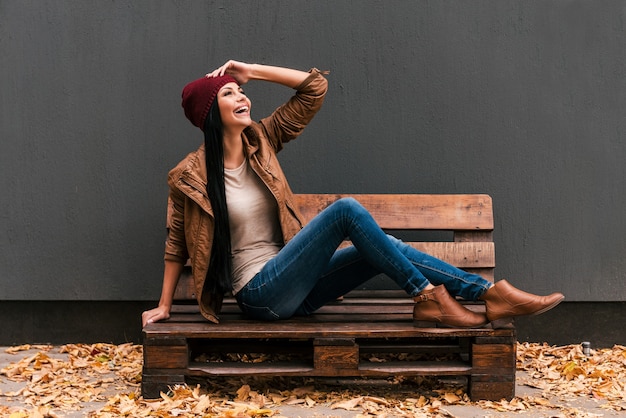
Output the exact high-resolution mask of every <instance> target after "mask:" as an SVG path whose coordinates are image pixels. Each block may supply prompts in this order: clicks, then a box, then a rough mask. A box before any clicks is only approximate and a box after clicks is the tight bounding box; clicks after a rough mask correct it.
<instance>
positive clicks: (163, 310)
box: [141, 260, 184, 327]
mask: <svg viewBox="0 0 626 418" xmlns="http://www.w3.org/2000/svg"><path fill="white" fill-rule="evenodd" d="M183 266H184V264H181V263H179V262H176V261H170V260H165V270H164V273H163V288H162V289H161V299H160V300H159V306H157V307H156V308H154V309H151V310H149V311H145V312H144V313H142V314H141V325H142V326H144V327H145V326H146V324H151V323H152V322H156V321H161V320H163V319H168V318H169V317H170V310H171V309H172V303H173V301H174V291H175V290H176V285H177V284H178V278H179V277H180V273H181V272H182V271H183Z"/></svg>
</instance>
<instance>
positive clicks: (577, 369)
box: [0, 343, 626, 418]
mask: <svg viewBox="0 0 626 418" xmlns="http://www.w3.org/2000/svg"><path fill="white" fill-rule="evenodd" d="M7 351H8V352H9V353H13V354H15V355H16V356H18V357H19V354H20V353H21V352H23V351H29V352H32V351H36V353H35V354H32V355H29V356H27V357H23V358H22V359H20V360H18V361H16V362H12V363H11V364H10V365H8V366H6V367H4V368H2V369H0V378H6V379H9V380H11V381H15V382H23V383H24V386H23V387H22V388H21V389H19V390H17V391H14V392H10V393H9V392H7V393H2V392H0V399H2V398H3V397H4V398H6V399H7V400H10V401H18V405H19V406H12V407H7V406H0V415H1V416H9V417H11V418H22V417H57V416H63V415H64V414H66V413H69V412H70V411H79V410H83V408H85V405H86V404H90V405H91V406H93V405H94V404H95V405H97V407H96V408H92V409H93V410H92V411H91V412H85V415H86V416H89V417H119V416H132V417H148V416H149V417H233V418H240V417H241V418H245V417H271V416H272V417H279V416H281V412H280V410H281V407H283V408H284V407H286V406H299V407H301V408H312V407H315V406H320V405H321V406H325V407H327V408H330V409H343V410H349V411H354V414H355V415H354V416H357V417H372V416H377V417H391V416H393V417H409V416H410V417H450V416H452V414H450V413H449V412H448V411H447V410H446V407H448V406H449V405H474V406H479V407H482V408H484V409H485V410H486V415H488V412H487V410H492V411H504V412H507V411H511V412H514V411H528V410H533V409H540V410H551V411H553V412H552V413H551V414H552V415H555V416H557V415H558V416H564V417H566V416H567V417H569V416H572V417H573V416H592V415H587V414H586V413H585V412H584V411H580V410H577V409H575V408H572V407H569V406H567V404H568V400H572V399H576V398H577V399H581V398H584V399H589V400H594V399H595V400H598V401H599V404H598V405H600V407H602V408H606V409H607V410H612V411H624V410H626V347H623V346H615V347H613V348H612V349H598V350H591V352H590V354H589V355H585V354H583V352H582V349H581V347H580V345H571V346H563V347H551V346H548V345H545V344H534V343H533V344H530V343H524V344H518V346H517V365H518V370H524V371H526V373H524V377H523V378H522V379H523V380H524V381H520V380H519V379H520V378H519V377H518V384H524V385H527V386H530V387H533V388H537V389H540V390H541V394H540V395H536V396H521V397H516V398H514V399H513V400H512V401H505V400H503V401H500V402H492V401H478V402H471V401H470V400H469V398H468V396H467V394H466V393H465V392H464V385H458V384H455V382H450V381H439V380H437V379H434V378H414V379H408V378H407V379H402V378H401V377H398V378H397V379H396V381H395V382H393V383H394V384H390V385H387V386H385V385H378V386H372V387H365V386H354V385H353V386H341V387H338V386H330V385H324V384H321V383H319V382H318V381H315V380H307V379H286V378H274V379H261V378H252V377H249V378H245V379H244V378H228V379H227V378H224V379H220V380H211V382H210V383H209V382H206V381H201V382H200V381H199V384H198V385H194V384H192V385H190V386H186V385H183V386H175V387H172V388H170V390H169V392H168V393H162V394H161V397H160V398H159V399H155V400H148V399H143V398H141V396H140V395H139V393H140V383H141V367H142V349H141V346H137V345H132V344H122V345H110V344H94V345H84V344H69V345H64V346H61V347H52V346H20V347H12V348H10V349H8V350H7ZM379 360H380V359H378V360H377V361H379ZM3 403H4V402H0V404H3ZM14 403H15V402H14ZM302 415H306V410H305V409H303V412H302Z"/></svg>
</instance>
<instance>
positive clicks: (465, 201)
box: [295, 194, 493, 231]
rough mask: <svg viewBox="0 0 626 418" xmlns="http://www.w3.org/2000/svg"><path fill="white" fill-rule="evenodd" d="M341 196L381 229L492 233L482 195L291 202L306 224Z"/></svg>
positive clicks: (309, 197) (322, 197)
mask: <svg viewBox="0 0 626 418" xmlns="http://www.w3.org/2000/svg"><path fill="white" fill-rule="evenodd" d="M342 197H353V198H355V199H356V200H358V201H359V202H360V203H361V204H362V205H363V206H364V207H365V208H366V209H367V210H368V211H369V212H370V213H371V214H372V215H373V217H374V219H375V220H376V222H378V224H379V225H380V226H381V227H382V228H385V229H418V230H426V229H434V230H448V231H454V230H493V210H492V201H491V197H490V196H488V195H484V194H471V195H460V194H455V195H447V194H440V195H434V194H419V195H415V194H353V195H348V194H299V195H296V196H295V199H296V204H297V205H298V207H299V208H300V211H301V212H302V214H303V216H304V217H305V219H306V220H307V222H308V221H310V220H311V219H312V218H313V217H314V216H315V215H317V214H318V213H319V212H320V211H321V210H323V209H324V208H325V207H327V206H328V205H329V204H331V203H332V202H334V201H335V200H337V199H340V198H342Z"/></svg>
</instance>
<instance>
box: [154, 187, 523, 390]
mask: <svg viewBox="0 0 626 418" xmlns="http://www.w3.org/2000/svg"><path fill="white" fill-rule="evenodd" d="M343 196H344V195H324V194H321V195H312V194H302V195H297V196H296V198H297V199H298V205H299V206H300V207H301V209H302V213H303V214H304V216H305V217H306V218H307V219H311V218H312V217H313V216H315V214H317V213H318V212H319V211H321V210H322V209H323V208H325V207H326V206H328V205H329V204H330V203H332V202H333V201H335V200H336V199H338V198H341V197H343ZM351 196H352V197H355V198H356V199H357V200H359V201H360V202H361V203H362V204H363V205H364V206H365V207H366V208H367V209H368V210H369V211H370V212H371V213H372V215H373V216H374V218H375V219H376V220H377V222H378V223H379V224H380V225H381V226H382V227H383V228H384V229H385V230H387V231H390V232H391V233H393V234H394V235H396V236H398V237H399V238H402V239H403V240H404V241H405V242H407V243H410V244H411V245H413V246H415V247H416V248H418V249H420V250H422V251H424V252H427V253H429V254H432V255H434V256H436V257H438V258H441V259H443V260H445V261H447V262H449V263H451V264H454V265H456V266H457V267H460V268H462V269H464V270H468V271H473V272H477V273H479V274H481V275H482V276H483V277H485V278H487V279H489V280H493V270H494V268H495V250H494V244H493V238H492V231H493V211H492V202H491V198H490V197H489V196H487V195H475V194H472V195H390V194H380V195H351ZM394 286H395V284H393V282H391V281H390V279H388V278H385V277H379V278H376V279H373V280H372V281H370V282H368V284H367V285H366V286H364V288H363V289H356V290H354V291H353V292H351V293H349V294H348V295H346V296H345V297H344V298H342V299H341V300H338V301H336V302H333V303H331V304H328V305H327V306H324V307H323V308H321V309H320V310H318V311H317V312H316V313H315V314H314V315H311V316H307V317H298V318H293V319H289V320H281V321H276V322H264V321H256V320H251V319H248V318H247V317H245V316H244V315H243V314H242V313H241V311H240V310H239V308H238V307H237V304H236V302H235V301H234V299H233V298H227V299H226V300H225V302H224V307H223V310H222V313H221V315H220V323H219V324H213V323H210V322H208V321H206V320H205V319H203V318H202V316H201V315H200V313H199V310H198V306H197V305H196V304H195V303H193V302H195V295H194V290H193V284H192V283H191V281H190V278H189V274H186V275H183V277H181V280H180V281H179V284H178V287H177V290H176V296H175V299H176V300H177V301H180V304H177V305H175V306H174V308H173V310H172V315H171V318H170V319H169V320H167V321H163V322H159V323H153V324H149V325H147V326H146V327H145V328H144V329H143V337H144V342H143V349H144V364H143V380H142V395H143V396H144V398H157V397H159V395H160V392H161V391H167V389H168V387H169V386H172V385H174V384H182V383H185V381H186V379H187V378H208V379H210V378H212V377H217V376H243V375H245V376H307V377H319V378H355V379H373V378H376V379H380V378H393V377H398V376H406V377H411V376H442V377H444V376H445V377H454V378H462V379H465V381H466V382H467V391H468V394H469V396H470V397H471V399H473V400H479V399H486V400H500V399H502V398H505V399H508V400H510V399H512V398H513V397H514V396H515V360H516V359H515V349H516V335H515V328H514V326H513V325H512V323H511V324H509V325H508V326H506V327H503V328H498V329H493V328H491V327H490V326H486V327H484V328H479V329H461V328H420V327H416V326H414V324H413V322H412V312H413V301H412V299H411V298H410V297H408V296H407V295H406V294H405V293H404V292H403V291H401V290H398V289H397V286H396V287H395V289H394ZM190 301H191V303H190ZM463 303H465V304H466V306H467V307H468V308H469V309H473V310H478V311H480V310H482V311H484V305H483V304H482V303H476V302H463Z"/></svg>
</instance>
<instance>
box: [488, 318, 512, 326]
mask: <svg viewBox="0 0 626 418" xmlns="http://www.w3.org/2000/svg"><path fill="white" fill-rule="evenodd" d="M513 326H514V324H513V318H500V319H495V320H493V321H491V328H493V329H504V328H513Z"/></svg>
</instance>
